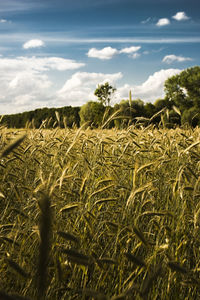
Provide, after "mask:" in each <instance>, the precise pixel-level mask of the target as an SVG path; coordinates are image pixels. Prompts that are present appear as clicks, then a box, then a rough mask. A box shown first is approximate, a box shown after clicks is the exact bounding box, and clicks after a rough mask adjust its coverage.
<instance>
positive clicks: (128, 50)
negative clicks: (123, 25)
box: [119, 46, 141, 54]
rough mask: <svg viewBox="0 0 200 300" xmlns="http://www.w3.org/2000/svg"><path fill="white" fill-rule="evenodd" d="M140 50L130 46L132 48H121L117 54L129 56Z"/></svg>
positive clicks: (139, 47)
mask: <svg viewBox="0 0 200 300" xmlns="http://www.w3.org/2000/svg"><path fill="white" fill-rule="evenodd" d="M140 49H141V46H132V47H128V48H123V49H122V50H120V51H119V52H120V53H127V54H130V53H134V52H137V51H138V50H140Z"/></svg>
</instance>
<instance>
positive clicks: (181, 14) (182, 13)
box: [172, 11, 190, 21]
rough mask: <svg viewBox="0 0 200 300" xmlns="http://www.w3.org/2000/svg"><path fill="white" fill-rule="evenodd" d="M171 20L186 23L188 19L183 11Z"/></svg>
mask: <svg viewBox="0 0 200 300" xmlns="http://www.w3.org/2000/svg"><path fill="white" fill-rule="evenodd" d="M172 18H173V19H175V20H176V21H186V20H189V19H190V18H189V17H188V16H187V15H186V13H185V12H184V11H179V12H177V13H176V14H175V15H174V16H173V17H172Z"/></svg>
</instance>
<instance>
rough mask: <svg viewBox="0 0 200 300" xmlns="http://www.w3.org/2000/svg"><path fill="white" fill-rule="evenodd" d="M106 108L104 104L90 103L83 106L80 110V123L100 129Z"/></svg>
mask: <svg viewBox="0 0 200 300" xmlns="http://www.w3.org/2000/svg"><path fill="white" fill-rule="evenodd" d="M104 112H105V107H104V106H103V104H102V103H98V102H94V101H89V102H87V103H86V104H84V105H82V106H81V109H80V113H79V115H80V122H81V125H82V124H84V123H86V122H89V124H90V125H91V126H93V127H99V126H101V125H102V120H103V115H104Z"/></svg>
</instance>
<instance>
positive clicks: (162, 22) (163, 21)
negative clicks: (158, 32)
mask: <svg viewBox="0 0 200 300" xmlns="http://www.w3.org/2000/svg"><path fill="white" fill-rule="evenodd" d="M169 24H170V20H169V19H167V18H162V19H159V20H158V22H157V23H156V25H157V26H158V27H162V26H166V25H169Z"/></svg>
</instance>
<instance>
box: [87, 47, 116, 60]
mask: <svg viewBox="0 0 200 300" xmlns="http://www.w3.org/2000/svg"><path fill="white" fill-rule="evenodd" d="M117 53H118V50H117V49H115V48H112V47H105V48H103V49H101V50H98V49H96V48H91V49H90V50H89V51H88V53H87V56H88V57H93V58H98V59H102V60H108V59H111V58H112V57H113V56H114V55H115V54H117Z"/></svg>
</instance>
